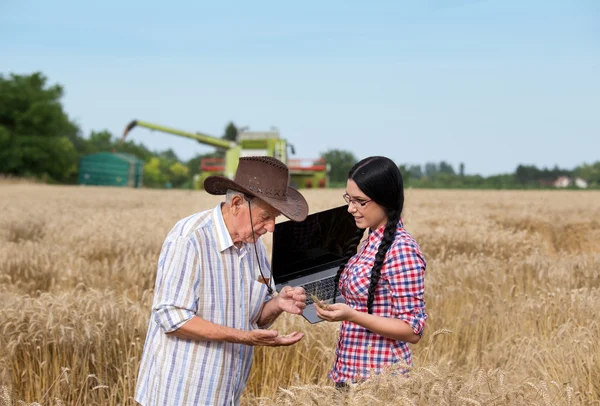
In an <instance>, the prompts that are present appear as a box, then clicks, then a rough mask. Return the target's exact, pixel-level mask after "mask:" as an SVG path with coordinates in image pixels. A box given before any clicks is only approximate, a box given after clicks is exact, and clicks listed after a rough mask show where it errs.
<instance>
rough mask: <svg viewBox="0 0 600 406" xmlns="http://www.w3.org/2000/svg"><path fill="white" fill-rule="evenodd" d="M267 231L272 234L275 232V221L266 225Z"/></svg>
mask: <svg viewBox="0 0 600 406" xmlns="http://www.w3.org/2000/svg"><path fill="white" fill-rule="evenodd" d="M265 229H266V230H267V231H268V232H269V233H272V232H273V231H274V230H275V220H273V221H267V223H266V224H265Z"/></svg>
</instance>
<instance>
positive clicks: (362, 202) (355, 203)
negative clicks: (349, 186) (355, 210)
mask: <svg viewBox="0 0 600 406" xmlns="http://www.w3.org/2000/svg"><path fill="white" fill-rule="evenodd" d="M342 197H343V198H344V200H345V201H346V203H348V204H351V205H353V206H354V207H359V206H360V207H365V205H366V204H367V203H369V202H370V201H371V200H358V199H352V198H351V197H350V195H348V193H345V194H344V195H343V196H342Z"/></svg>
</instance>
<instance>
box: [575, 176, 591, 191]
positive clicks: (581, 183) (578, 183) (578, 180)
mask: <svg viewBox="0 0 600 406" xmlns="http://www.w3.org/2000/svg"><path fill="white" fill-rule="evenodd" d="M575 186H577V187H578V188H580V189H587V187H588V183H587V181H586V180H585V179H581V178H575Z"/></svg>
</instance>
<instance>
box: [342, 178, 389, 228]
mask: <svg viewBox="0 0 600 406" xmlns="http://www.w3.org/2000/svg"><path fill="white" fill-rule="evenodd" d="M346 195H347V196H346V199H347V200H348V201H349V203H348V212H349V213H350V214H352V216H354V221H355V222H356V226H357V227H359V228H362V229H366V228H370V229H371V230H376V229H378V228H379V227H381V226H382V225H384V224H385V223H386V222H387V216H386V215H385V210H384V209H383V207H381V206H380V205H379V204H377V203H375V202H374V201H373V200H371V198H370V197H369V196H367V195H365V194H364V193H363V192H362V190H360V189H359V187H358V186H357V185H356V183H355V182H354V181H353V180H352V179H348V182H347V183H346Z"/></svg>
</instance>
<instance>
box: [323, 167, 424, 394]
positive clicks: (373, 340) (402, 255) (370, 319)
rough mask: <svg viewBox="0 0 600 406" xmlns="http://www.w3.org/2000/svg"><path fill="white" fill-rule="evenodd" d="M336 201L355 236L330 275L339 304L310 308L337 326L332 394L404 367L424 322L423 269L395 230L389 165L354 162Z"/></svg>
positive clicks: (396, 187) (393, 170)
mask: <svg viewBox="0 0 600 406" xmlns="http://www.w3.org/2000/svg"><path fill="white" fill-rule="evenodd" d="M344 200H345V201H346V203H348V211H349V212H350V213H351V214H352V215H353V216H354V219H355V221H356V225H357V226H358V228H359V232H358V233H357V235H356V237H355V238H354V240H353V241H352V242H351V244H350V247H349V249H348V252H347V257H346V261H345V262H344V263H343V264H342V265H341V266H340V269H339V270H338V274H337V283H336V286H337V288H338V289H339V291H340V293H341V294H342V296H343V297H344V300H345V304H342V303H336V304H331V305H329V306H327V307H326V308H324V309H322V308H317V314H318V315H319V317H321V318H322V319H323V320H326V321H330V322H334V321H341V322H342V324H341V328H340V335H339V338H338V343H337V348H336V357H335V362H334V365H333V368H332V370H331V372H330V373H329V376H330V378H331V379H332V380H333V381H334V382H335V383H336V385H337V386H338V387H343V386H344V385H345V384H347V383H353V382H359V381H361V380H365V379H368V378H370V377H371V376H372V374H378V373H380V372H382V371H383V370H385V368H386V367H389V366H391V365H393V364H396V363H400V362H401V363H406V364H408V365H412V352H411V350H410V347H409V345H408V344H409V343H412V344H416V343H417V342H419V340H420V338H421V335H422V333H423V328H424V327H425V320H426V319H427V314H426V313H425V301H424V300H423V291H424V279H425V267H426V263H425V258H424V257H423V254H422V253H421V249H420V248H419V245H418V244H417V242H416V241H415V240H414V239H413V237H412V236H411V235H410V234H409V233H408V232H407V231H406V230H405V229H404V226H403V224H402V219H401V214H402V208H403V206H404V185H403V182H402V175H401V174H400V170H399V169H398V167H397V166H396V164H395V163H394V162H393V161H392V160H390V159H388V158H385V157H380V156H374V157H369V158H365V159H363V160H362V161H360V162H358V163H357V164H356V165H354V166H353V167H352V169H350V172H349V173H348V182H347V185H346V193H345V194H344ZM365 230H368V237H367V238H366V239H365V241H364V242H363V243H362V244H361V246H360V248H359V249H358V252H357V246H358V243H359V242H360V240H361V238H362V237H363V235H364V231H365ZM333 297H334V298H335V297H336V293H334V295H333Z"/></svg>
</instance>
